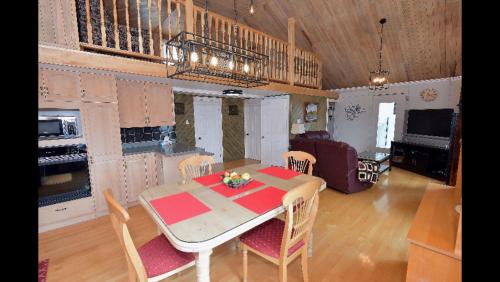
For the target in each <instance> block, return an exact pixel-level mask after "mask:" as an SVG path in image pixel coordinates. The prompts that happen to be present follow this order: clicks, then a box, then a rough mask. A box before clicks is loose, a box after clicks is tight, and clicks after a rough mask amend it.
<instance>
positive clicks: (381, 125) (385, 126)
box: [377, 102, 396, 148]
mask: <svg viewBox="0 0 500 282" xmlns="http://www.w3.org/2000/svg"><path fill="white" fill-rule="evenodd" d="M394 106H395V103H394V102H392V103H380V104H379V107H378V126H377V148H390V147H391V141H393V140H394V124H395V123H396V115H395V114H394Z"/></svg>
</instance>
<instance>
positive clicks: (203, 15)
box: [200, 12, 205, 37]
mask: <svg viewBox="0 0 500 282" xmlns="http://www.w3.org/2000/svg"><path fill="white" fill-rule="evenodd" d="M200 21H201V25H200V26H201V36H202V37H205V27H204V25H205V13H203V12H201V20H200Z"/></svg>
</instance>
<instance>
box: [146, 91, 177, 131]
mask: <svg viewBox="0 0 500 282" xmlns="http://www.w3.org/2000/svg"><path fill="white" fill-rule="evenodd" d="M144 93H145V96H146V118H147V120H148V126H163V125H173V124H174V112H173V94H172V87H170V86H168V85H166V84H160V83H146V84H145V87H144Z"/></svg>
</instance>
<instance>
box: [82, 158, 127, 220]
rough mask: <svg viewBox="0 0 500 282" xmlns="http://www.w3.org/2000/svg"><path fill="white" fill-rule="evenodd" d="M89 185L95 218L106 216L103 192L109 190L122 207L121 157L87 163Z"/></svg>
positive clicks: (122, 178)
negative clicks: (93, 202)
mask: <svg viewBox="0 0 500 282" xmlns="http://www.w3.org/2000/svg"><path fill="white" fill-rule="evenodd" d="M89 169H90V184H91V187H92V196H93V198H94V201H95V211H96V215H97V216H101V215H105V214H108V213H109V212H108V205H107V203H106V200H105V198H104V194H103V193H104V191H105V190H107V189H111V191H112V193H113V197H114V198H115V199H116V200H117V201H119V202H120V203H121V204H122V205H123V204H125V198H126V197H125V182H124V177H123V176H124V175H123V157H122V156H121V155H117V156H114V157H111V158H109V159H98V160H93V159H91V160H90V161H89Z"/></svg>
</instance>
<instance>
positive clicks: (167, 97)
mask: <svg viewBox="0 0 500 282" xmlns="http://www.w3.org/2000/svg"><path fill="white" fill-rule="evenodd" d="M117 89H118V107H119V113H120V127H123V128H130V127H153V126H165V125H173V124H174V112H173V94H172V87H170V86H168V85H167V84H163V83H153V82H144V81H137V80H118V81H117Z"/></svg>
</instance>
